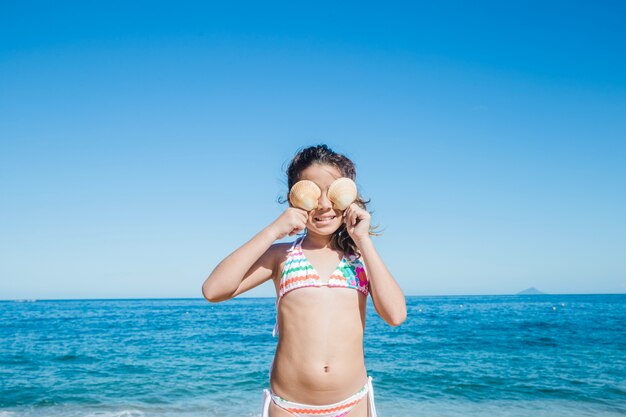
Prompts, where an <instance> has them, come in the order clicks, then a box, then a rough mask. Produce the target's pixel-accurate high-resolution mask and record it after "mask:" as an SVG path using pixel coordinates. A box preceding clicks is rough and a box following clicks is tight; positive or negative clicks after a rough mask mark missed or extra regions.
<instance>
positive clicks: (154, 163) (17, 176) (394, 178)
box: [0, 1, 626, 299]
mask: <svg viewBox="0 0 626 417" xmlns="http://www.w3.org/2000/svg"><path fill="white" fill-rule="evenodd" d="M210 3H215V4H209V5H207V4H201V3H200V2H198V3H189V2H186V3H182V2H170V3H167V2H131V3H128V2H114V1H107V2H85V1H81V2H78V1H77V2H72V3H70V2H54V3H49V2H47V3H44V2H41V3H39V4H37V3H35V4H33V3H31V2H28V3H25V2H10V3H7V2H5V3H3V5H2V7H1V11H0V141H1V142H0V193H1V195H0V227H1V230H2V233H1V234H0V253H1V255H0V299H11V298H109V297H120V298H126V297H201V285H202V282H203V281H204V279H205V278H206V276H208V274H209V273H210V272H211V270H212V269H213V268H214V267H215V265H216V264H217V263H218V262H219V261H220V260H221V259H223V258H224V257H225V256H226V255H228V254H229V253H231V252H232V251H233V250H235V249H236V248H237V247H239V246H240V245H242V244H243V243H245V242H246V241H247V240H248V239H250V238H251V237H252V236H253V235H254V234H255V233H257V232H258V231H260V230H261V229H262V228H264V227H265V226H266V225H268V224H270V223H271V222H272V221H273V220H274V219H275V218H276V217H277V216H278V215H280V213H281V212H282V210H284V209H285V208H286V205H280V204H278V203H277V202H276V198H277V196H278V195H281V194H284V193H286V191H287V190H286V178H285V175H284V168H285V167H286V164H287V163H288V161H289V159H290V158H291V157H292V156H293V154H294V153H295V152H296V150H297V149H298V148H299V147H301V146H307V145H313V144H318V143H326V144H328V145H329V146H330V147H332V148H333V149H335V150H336V151H339V152H343V153H345V154H346V155H348V156H349V157H351V158H352V159H353V160H354V161H355V163H356V164H357V183H358V184H359V187H360V189H361V192H362V193H363V194H364V195H365V197H366V198H371V199H372V203H371V206H370V208H371V209H373V210H374V213H373V222H374V223H378V224H381V226H382V227H383V228H384V234H383V236H381V237H377V238H375V242H376V245H377V247H378V250H379V252H380V254H381V255H382V257H383V259H384V261H385V262H386V264H387V266H388V268H389V269H390V271H391V272H392V274H393V275H394V277H395V278H396V279H397V281H398V282H399V284H400V286H401V287H402V288H403V290H404V291H405V293H406V294H407V295H447V294H507V293H515V292H517V291H520V290H523V289H525V288H527V287H530V286H535V287H537V288H539V289H540V290H543V291H545V292H550V293H617V292H619V293H624V292H626V256H625V254H626V215H625V213H626V53H625V51H626V25H624V16H626V6H624V3H623V2H618V1H606V2H602V3H597V2H595V3H594V2H521V3H515V4H512V3H511V2H481V3H480V4H474V3H472V4H469V3H467V2H439V1H438V2H430V3H424V4H420V5H415V4H414V3H412V2H406V3H399V2H391V3H389V2H388V3H385V4H384V5H383V3H379V2H378V3H370V2H355V3H345V2H341V3H337V2H307V3H303V2H283V3H277V2H275V3H271V4H268V3H267V2H255V3H241V2H219V3H218V2H210ZM246 295H247V296H273V287H272V286H271V284H270V283H266V284H264V285H262V286H260V287H258V288H256V289H254V290H252V291H250V292H249V293H247V294H246Z"/></svg>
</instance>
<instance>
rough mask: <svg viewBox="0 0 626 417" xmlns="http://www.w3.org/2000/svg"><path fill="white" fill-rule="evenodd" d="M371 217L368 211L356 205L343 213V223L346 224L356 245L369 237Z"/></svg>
mask: <svg viewBox="0 0 626 417" xmlns="http://www.w3.org/2000/svg"><path fill="white" fill-rule="evenodd" d="M371 217H372V216H371V215H370V214H369V213H368V212H367V210H364V209H362V208H361V207H359V206H358V205H357V204H356V203H352V204H350V206H349V207H348V208H347V209H345V210H344V212H343V221H344V222H345V223H346V230H347V231H348V234H349V235H350V237H351V238H352V240H354V243H357V242H359V241H360V240H363V239H366V238H368V237H369V230H370V219H371Z"/></svg>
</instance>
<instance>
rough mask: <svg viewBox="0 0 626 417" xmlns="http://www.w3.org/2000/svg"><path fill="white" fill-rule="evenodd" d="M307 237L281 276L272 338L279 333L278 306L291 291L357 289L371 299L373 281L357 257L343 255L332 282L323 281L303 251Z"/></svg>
mask: <svg viewBox="0 0 626 417" xmlns="http://www.w3.org/2000/svg"><path fill="white" fill-rule="evenodd" d="M305 237H306V234H304V235H303V236H302V237H300V238H298V239H296V240H294V242H293V244H292V245H291V248H290V249H289V250H288V251H287V252H288V255H287V259H286V260H285V264H284V266H283V270H282V273H281V276H280V287H279V291H278V297H276V325H275V326H274V332H273V333H272V336H276V335H277V334H278V303H279V301H280V299H281V298H282V297H283V296H284V295H285V294H287V293H288V292H290V291H293V290H296V289H298V288H304V287H321V286H327V287H339V288H353V289H355V290H357V291H359V292H361V293H363V294H365V296H366V297H367V294H368V293H369V281H368V279H367V274H366V270H365V265H364V264H363V262H361V260H360V259H357V258H356V256H355V255H352V254H349V256H348V257H347V258H346V256H343V257H342V258H341V261H339V264H338V265H337V268H335V270H334V271H333V273H332V274H331V276H330V278H328V282H322V281H321V278H320V276H319V274H318V273H317V271H316V270H315V268H313V265H311V262H309V260H308V259H307V257H306V256H305V255H304V252H303V251H302V241H303V240H304V238H305Z"/></svg>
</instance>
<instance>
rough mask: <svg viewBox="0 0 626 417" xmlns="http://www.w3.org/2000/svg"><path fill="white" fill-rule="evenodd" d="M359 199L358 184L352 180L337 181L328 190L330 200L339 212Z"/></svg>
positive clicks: (344, 178)
mask: <svg viewBox="0 0 626 417" xmlns="http://www.w3.org/2000/svg"><path fill="white" fill-rule="evenodd" d="M356 197H357V189H356V184H355V183H354V181H352V180H351V179H350V178H347V177H342V178H338V179H336V180H335V181H334V182H333V183H332V184H331V185H330V187H329V188H328V199H329V200H330V201H332V202H333V207H334V208H335V209H337V210H345V209H347V208H348V207H349V206H350V204H352V203H353V202H354V201H355V200H356Z"/></svg>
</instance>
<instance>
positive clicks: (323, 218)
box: [315, 216, 337, 222]
mask: <svg viewBox="0 0 626 417" xmlns="http://www.w3.org/2000/svg"><path fill="white" fill-rule="evenodd" d="M335 217H337V216H333V217H316V218H315V220H317V221H318V222H321V221H325V220H332V219H334V218H335Z"/></svg>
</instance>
